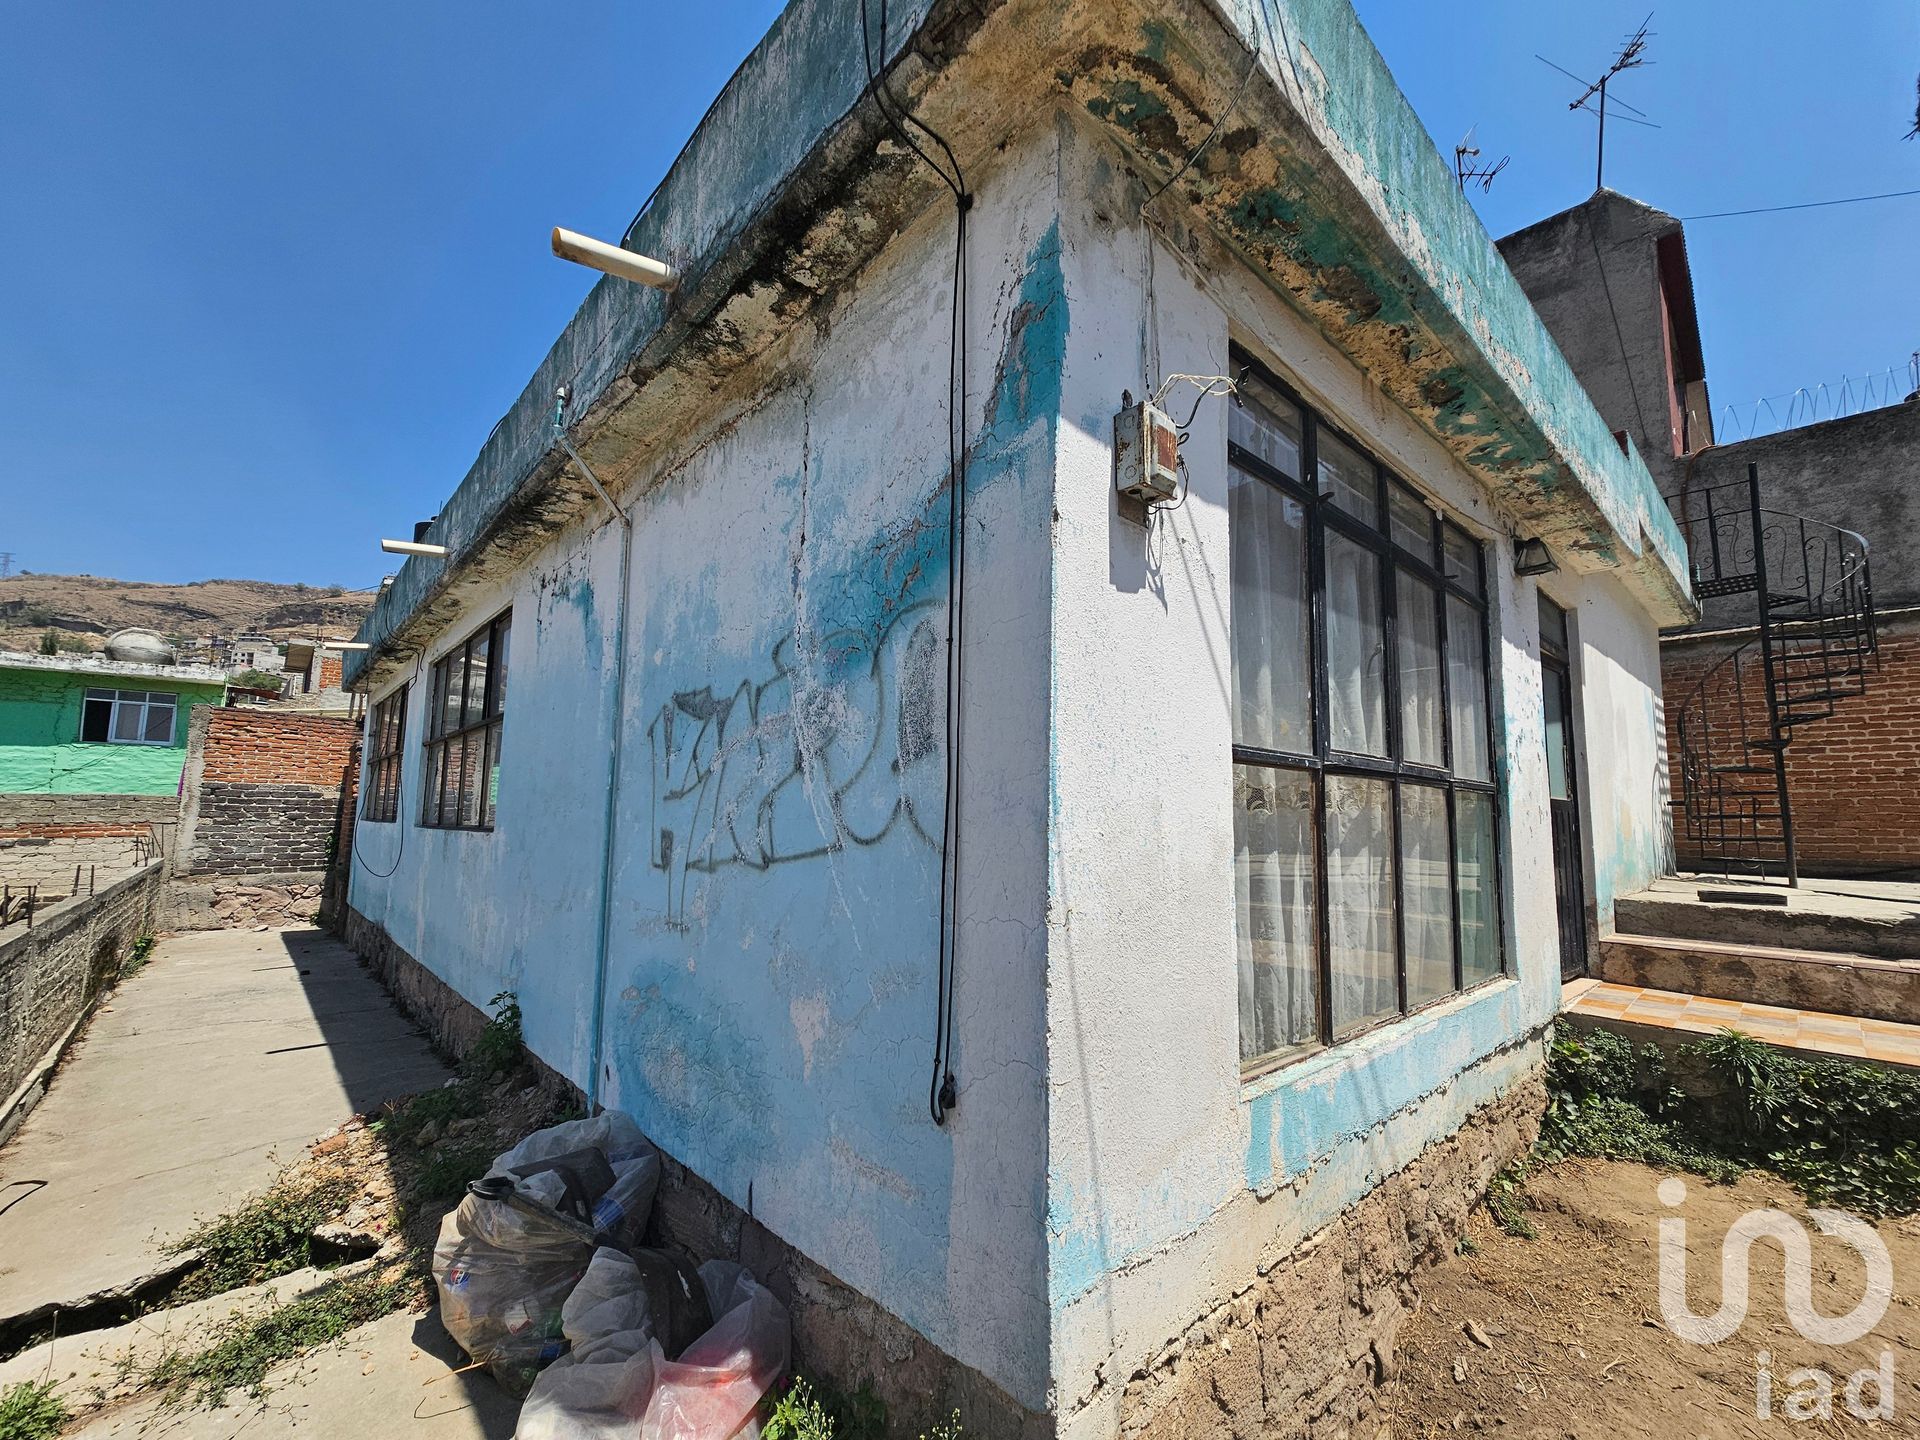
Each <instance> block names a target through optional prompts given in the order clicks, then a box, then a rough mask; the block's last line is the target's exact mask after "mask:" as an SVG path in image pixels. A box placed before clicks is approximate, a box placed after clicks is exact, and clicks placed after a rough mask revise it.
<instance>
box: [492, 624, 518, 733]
mask: <svg viewBox="0 0 1920 1440" xmlns="http://www.w3.org/2000/svg"><path fill="white" fill-rule="evenodd" d="M512 634H513V623H512V621H511V620H502V621H500V623H499V624H497V625H496V626H494V631H493V692H492V693H491V694H490V695H488V697H487V713H488V714H489V715H498V714H499V713H500V712H501V711H502V710H504V709H506V707H507V648H508V646H507V641H508V640H509V638H510V637H511V636H512Z"/></svg>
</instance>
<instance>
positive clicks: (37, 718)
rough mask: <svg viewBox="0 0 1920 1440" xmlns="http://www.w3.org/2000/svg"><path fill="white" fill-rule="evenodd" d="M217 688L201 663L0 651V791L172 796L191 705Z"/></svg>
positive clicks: (221, 679) (220, 689)
mask: <svg viewBox="0 0 1920 1440" xmlns="http://www.w3.org/2000/svg"><path fill="white" fill-rule="evenodd" d="M225 695H226V676H225V675H224V674H223V673H222V672H221V671H219V670H214V669H211V668H209V667H207V666H204V665H148V664H141V663H137V662H134V661H128V660H110V659H107V658H105V657H101V656H92V655H26V654H19V653H15V652H12V651H0V795H18V794H38V795H46V794H62V795H76V794H80V795H84V794H93V795H168V794H172V793H173V792H174V791H176V790H177V789H179V787H180V771H181V767H182V766H183V765H185V763H186V758H187V716H188V713H189V711H190V710H191V709H192V707H193V706H195V705H218V704H220V703H221V701H222V699H223V698H224V697H225Z"/></svg>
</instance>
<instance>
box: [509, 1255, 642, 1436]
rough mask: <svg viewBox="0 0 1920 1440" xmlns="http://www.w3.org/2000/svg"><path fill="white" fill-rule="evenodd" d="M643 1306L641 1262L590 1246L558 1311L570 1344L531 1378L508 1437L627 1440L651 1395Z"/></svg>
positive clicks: (562, 1327)
mask: <svg viewBox="0 0 1920 1440" xmlns="http://www.w3.org/2000/svg"><path fill="white" fill-rule="evenodd" d="M649 1311H650V1304H649V1301H648V1299H647V1292H646V1289H645V1287H644V1286H643V1285H642V1284H641V1277H640V1267H639V1266H638V1265H636V1264H634V1262H633V1261H632V1259H630V1258H629V1257H628V1256H625V1255H622V1254H621V1253H620V1252H619V1251H618V1250H608V1249H604V1248H603V1249H600V1250H596V1251H595V1252H594V1254H593V1263H592V1264H590V1265H589V1266H588V1267H587V1273H586V1274H585V1275H582V1276H581V1277H580V1283H579V1284H578V1285H576V1286H575V1287H574V1290H573V1293H572V1294H571V1295H569V1296H568V1297H567V1302H566V1304H565V1305H563V1306H562V1307H561V1311H560V1325H561V1329H562V1331H563V1332H564V1333H565V1335H566V1338H567V1340H568V1341H569V1342H571V1344H572V1346H573V1348H572V1349H571V1350H569V1351H568V1352H567V1353H566V1354H565V1355H562V1356H561V1357H560V1358H559V1359H557V1360H555V1361H554V1362H553V1363H552V1364H551V1365H549V1366H548V1367H547V1368H546V1369H545V1370H542V1371H541V1372H540V1374H539V1376H538V1377H537V1378H536V1379H535V1380H534V1382H533V1389H532V1390H531V1391H530V1392H529V1393H528V1395H527V1403H526V1404H525V1405H523V1406H521V1408H520V1424H519V1427H518V1428H517V1429H516V1430H515V1431H514V1432H513V1433H514V1437H515V1440H632V1436H633V1435H634V1434H635V1432H636V1431H637V1430H638V1428H639V1424H640V1417H641V1415H642V1414H644V1413H645V1411H646V1408H647V1401H648V1400H649V1398H651V1396H652V1394H653V1372H654V1363H655V1355H656V1350H655V1346H654V1343H653V1324H652V1316H651V1315H650V1313H649Z"/></svg>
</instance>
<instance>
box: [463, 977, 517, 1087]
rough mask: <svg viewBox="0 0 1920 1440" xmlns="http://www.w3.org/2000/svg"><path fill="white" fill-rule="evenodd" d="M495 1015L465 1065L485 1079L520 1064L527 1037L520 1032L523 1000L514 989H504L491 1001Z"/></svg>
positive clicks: (487, 1024) (488, 1022)
mask: <svg viewBox="0 0 1920 1440" xmlns="http://www.w3.org/2000/svg"><path fill="white" fill-rule="evenodd" d="M487 1005H488V1008H490V1009H491V1010H492V1011H493V1018H492V1019H491V1020H489V1021H487V1023H486V1025H485V1026H484V1027H482V1029H481V1031H480V1038H479V1039H478V1040H476V1041H474V1042H473V1048H472V1049H471V1050H469V1051H468V1052H467V1058H466V1063H465V1064H464V1065H463V1066H462V1068H463V1069H465V1070H467V1071H468V1072H470V1073H471V1074H473V1075H475V1076H478V1077H480V1078H482V1079H484V1078H485V1077H487V1076H489V1075H492V1074H495V1073H497V1072H499V1071H502V1070H504V1071H507V1072H509V1073H511V1072H512V1071H514V1070H517V1069H518V1068H519V1066H520V1061H521V1058H522V1056H523V1055H524V1053H525V1040H524V1037H523V1036H522V1035H521V1033H520V999H519V997H518V996H517V995H515V994H514V993H513V991H511V990H502V991H501V992H500V993H499V994H498V995H496V996H494V997H493V999H491V1000H489V1001H488V1002H487Z"/></svg>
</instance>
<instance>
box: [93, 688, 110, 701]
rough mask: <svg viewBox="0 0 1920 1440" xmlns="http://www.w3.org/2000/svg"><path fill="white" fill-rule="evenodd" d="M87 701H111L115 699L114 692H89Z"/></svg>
mask: <svg viewBox="0 0 1920 1440" xmlns="http://www.w3.org/2000/svg"><path fill="white" fill-rule="evenodd" d="M87 699H89V700H111V699H113V691H111V690H89V691H87Z"/></svg>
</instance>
